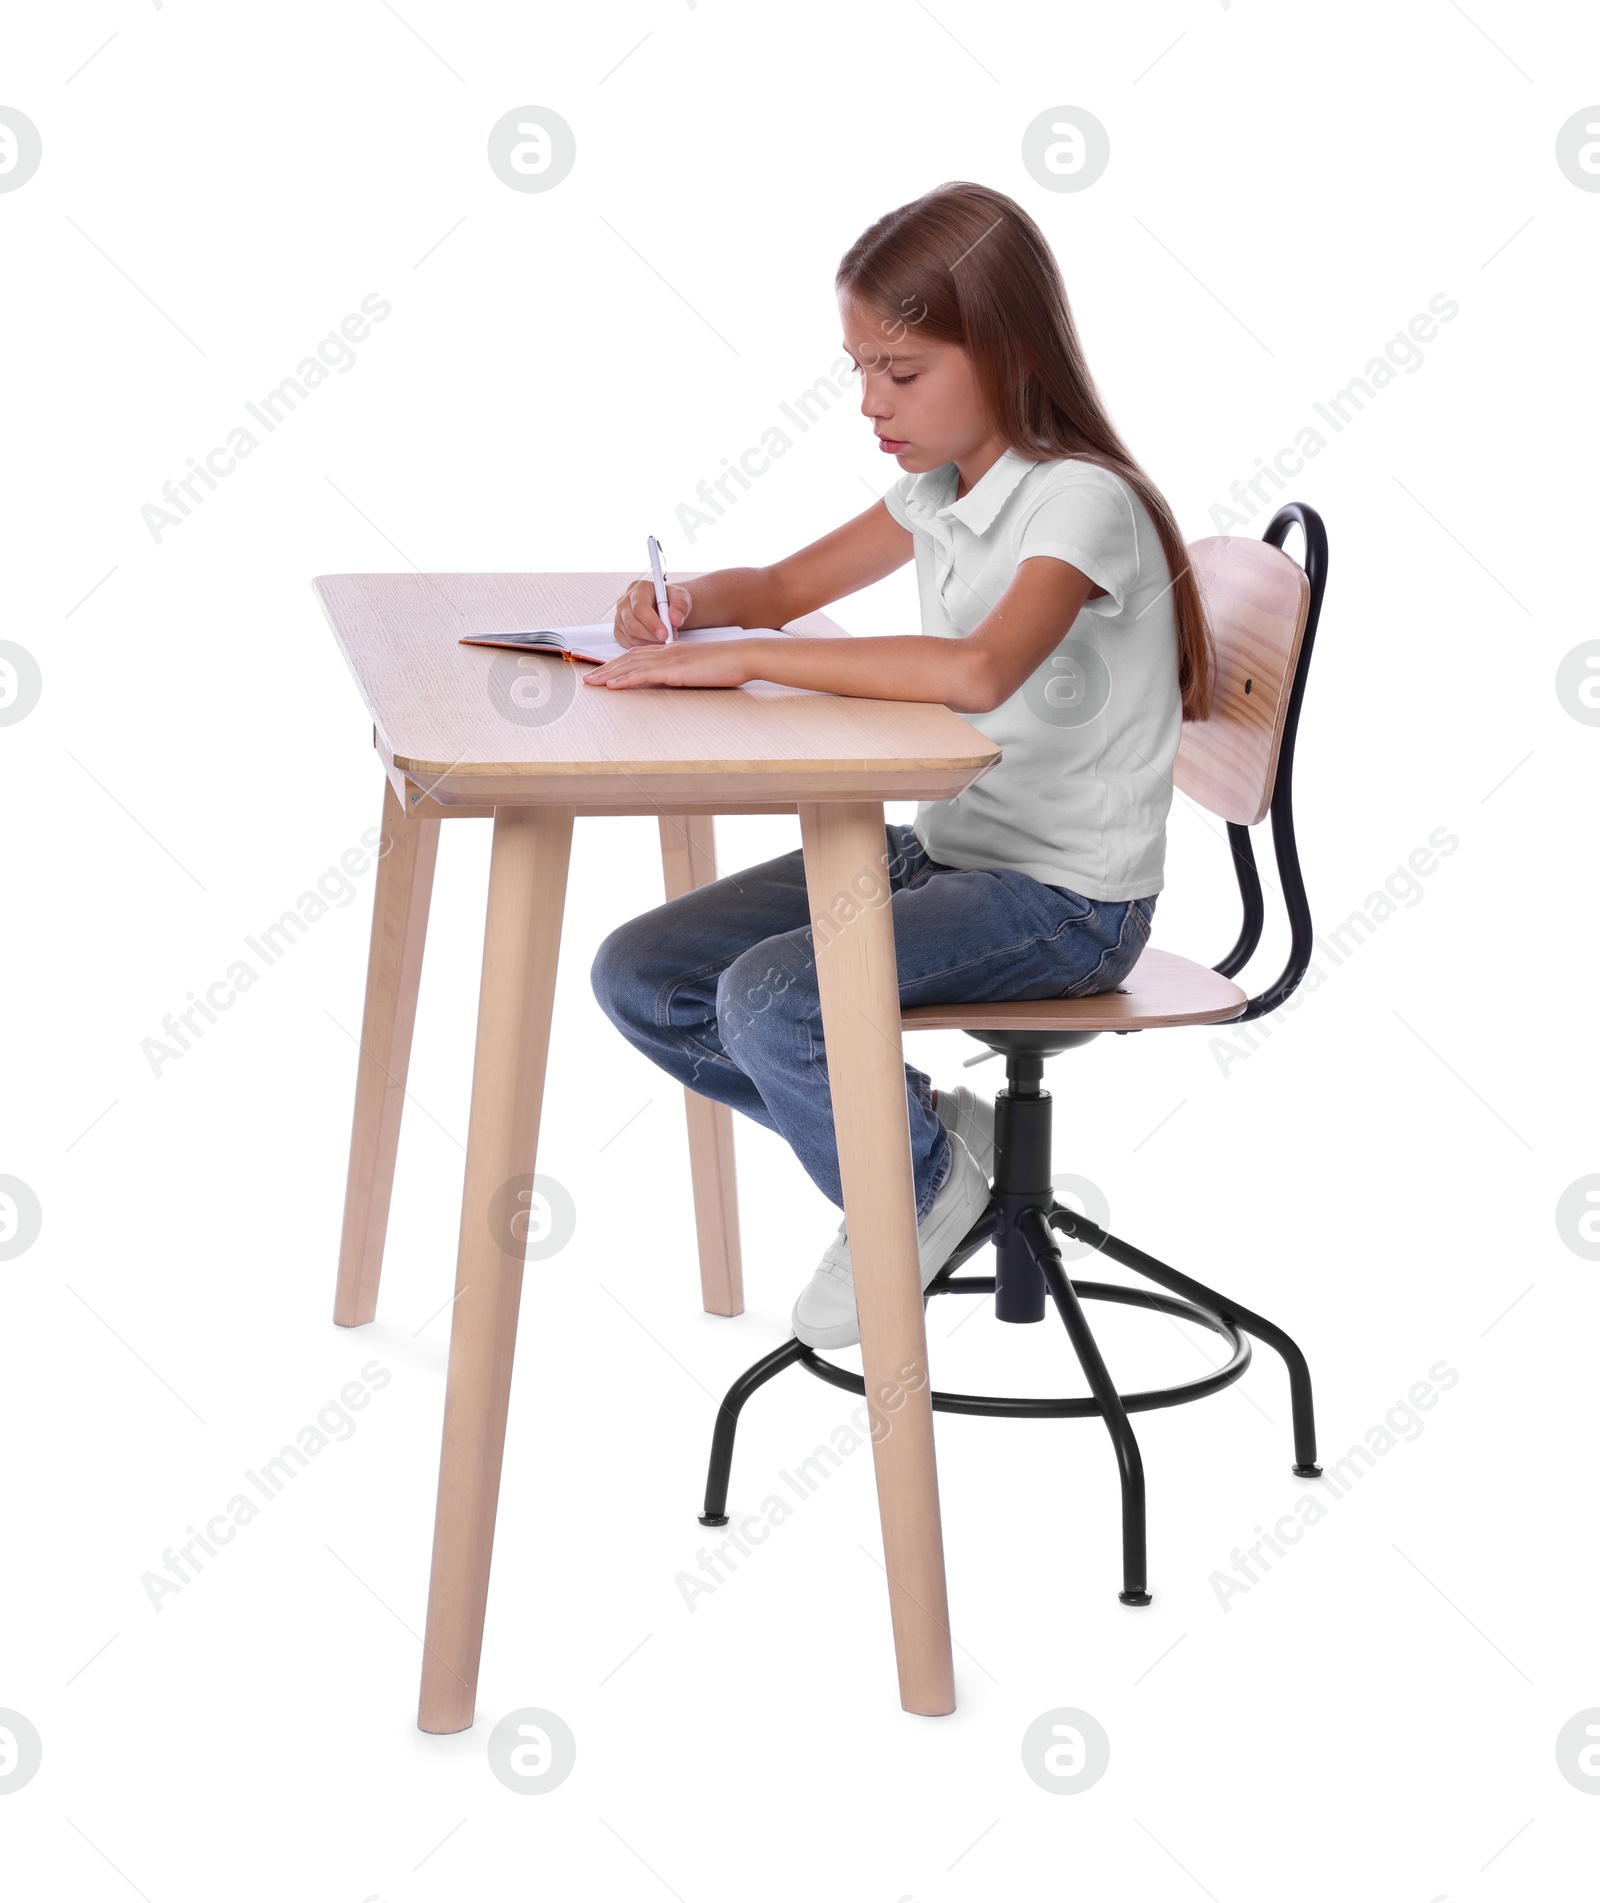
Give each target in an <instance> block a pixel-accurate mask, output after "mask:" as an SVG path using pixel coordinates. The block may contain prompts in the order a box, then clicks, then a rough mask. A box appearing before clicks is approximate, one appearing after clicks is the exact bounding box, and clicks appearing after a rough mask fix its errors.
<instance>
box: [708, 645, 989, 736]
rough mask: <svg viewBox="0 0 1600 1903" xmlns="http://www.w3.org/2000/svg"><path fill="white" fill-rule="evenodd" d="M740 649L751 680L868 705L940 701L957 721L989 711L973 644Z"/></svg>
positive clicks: (742, 646)
mask: <svg viewBox="0 0 1600 1903" xmlns="http://www.w3.org/2000/svg"><path fill="white" fill-rule="evenodd" d="M729 625H732V624H731V623H730V624H729ZM739 647H740V650H741V652H742V654H743V655H744V657H745V659H746V661H747V662H748V665H749V669H750V674H749V678H750V679H751V680H761V681H777V682H778V683H779V684H780V685H782V686H784V687H807V688H810V689H812V690H813V691H816V692H821V693H827V694H849V695H853V696H855V697H857V698H859V699H862V700H927V701H937V702H938V703H939V704H940V705H941V706H945V707H948V708H950V709H951V710H952V711H953V712H955V713H958V714H969V713H971V714H979V713H985V712H987V711H988V708H989V702H988V700H987V698H986V695H985V691H984V680H983V675H982V672H981V667H980V659H981V657H980V655H979V653H978V650H977V649H976V647H975V646H974V645H973V643H972V642H970V641H967V640H948V639H946V638H945V637H943V636H940V635H927V634H891V635H882V636H855V637H853V638H852V639H849V640H837V639H830V640H813V639H810V638H808V637H805V636H801V635H783V636H778V637H773V636H771V635H764V636H763V635H756V636H753V637H752V638H751V639H750V640H748V641H742V642H740V643H739Z"/></svg>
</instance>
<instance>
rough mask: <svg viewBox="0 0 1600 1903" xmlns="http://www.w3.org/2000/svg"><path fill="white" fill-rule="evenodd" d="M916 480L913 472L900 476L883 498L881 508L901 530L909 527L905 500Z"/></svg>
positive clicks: (909, 518) (909, 519)
mask: <svg viewBox="0 0 1600 1903" xmlns="http://www.w3.org/2000/svg"><path fill="white" fill-rule="evenodd" d="M916 479H917V477H916V472H915V471H913V472H912V473H911V474H910V475H908V476H902V477H901V478H900V480H899V481H898V482H896V483H894V484H892V485H891V486H890V488H889V491H888V493H887V494H886V495H885V496H884V498H883V506H884V507H885V508H886V509H887V510H888V511H889V513H890V515H892V516H893V517H894V519H895V521H896V522H898V523H899V524H900V526H901V528H903V529H909V528H910V527H911V517H910V515H909V514H908V513H907V512H906V498H907V497H908V496H909V495H910V494H911V485H912V483H914V482H915V481H916Z"/></svg>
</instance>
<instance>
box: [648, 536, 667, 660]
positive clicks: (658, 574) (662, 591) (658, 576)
mask: <svg viewBox="0 0 1600 1903" xmlns="http://www.w3.org/2000/svg"><path fill="white" fill-rule="evenodd" d="M645 547H646V549H647V550H648V552H649V556H650V575H651V579H652V580H653V581H654V582H655V587H656V613H657V614H658V615H660V617H661V625H662V627H664V628H665V629H666V631H667V634H666V638H667V640H669V641H670V640H671V639H672V617H671V615H670V614H668V612H667V577H666V573H665V571H664V570H663V568H662V566H661V544H660V543H659V542H658V541H657V540H656V538H655V537H654V536H653V535H648V536H646V537H645Z"/></svg>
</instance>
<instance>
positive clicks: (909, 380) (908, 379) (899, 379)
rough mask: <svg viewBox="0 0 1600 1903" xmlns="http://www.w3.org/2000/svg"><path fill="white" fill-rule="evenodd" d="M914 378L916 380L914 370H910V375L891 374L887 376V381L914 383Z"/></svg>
mask: <svg viewBox="0 0 1600 1903" xmlns="http://www.w3.org/2000/svg"><path fill="white" fill-rule="evenodd" d="M916 380H917V373H916V371H914V370H913V371H912V373H911V375H910V376H909V377H896V376H891V377H890V378H889V381H890V382H891V383H915V382H916Z"/></svg>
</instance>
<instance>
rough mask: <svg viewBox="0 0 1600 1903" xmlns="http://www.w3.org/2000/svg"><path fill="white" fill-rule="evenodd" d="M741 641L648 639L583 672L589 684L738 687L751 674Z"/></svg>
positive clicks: (609, 685) (605, 685)
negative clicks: (661, 640) (641, 644)
mask: <svg viewBox="0 0 1600 1903" xmlns="http://www.w3.org/2000/svg"><path fill="white" fill-rule="evenodd" d="M744 647H745V644H744V642H742V641H706V642H693V643H688V642H686V643H684V644H682V645H680V644H679V643H678V642H676V641H664V642H650V643H648V644H646V645H645V646H643V647H636V648H629V650H628V652H627V653H626V654H619V655H618V656H617V657H616V659H615V660H611V661H602V662H601V664H600V665H599V666H598V667H591V668H589V669H587V670H586V671H585V673H584V683H585V685H586V686H589V687H740V686H742V685H743V684H744V682H746V681H748V680H751V679H753V678H754V676H753V675H752V674H751V672H750V669H749V667H748V665H747V664H746V661H745V654H744Z"/></svg>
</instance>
